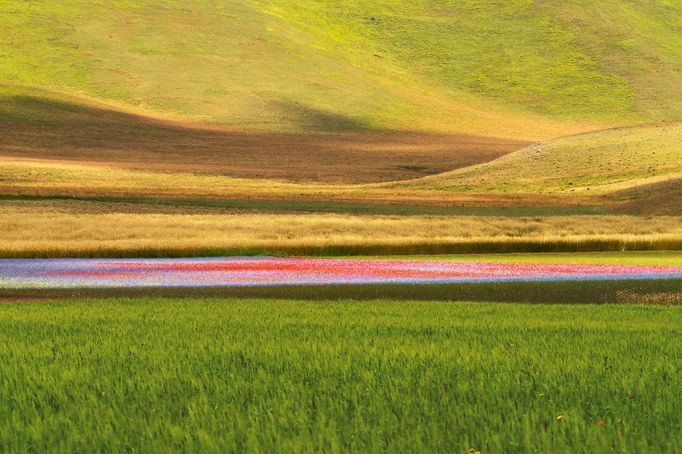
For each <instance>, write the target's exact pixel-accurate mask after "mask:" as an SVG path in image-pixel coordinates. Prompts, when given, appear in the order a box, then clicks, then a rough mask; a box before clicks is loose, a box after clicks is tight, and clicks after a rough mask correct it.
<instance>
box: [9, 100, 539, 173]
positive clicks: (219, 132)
mask: <svg viewBox="0 0 682 454" xmlns="http://www.w3.org/2000/svg"><path fill="white" fill-rule="evenodd" d="M21 102H23V103H25V104H26V105H28V106H30V108H31V110H35V111H38V112H41V113H43V112H47V113H49V116H48V118H47V119H38V120H36V119H30V120H26V121H17V120H16V119H14V120H13V121H9V120H2V119H0V155H3V156H7V157H21V158H38V159H56V160H68V161H85V162H90V163H99V164H107V165H114V166H120V167H125V168H135V169H140V168H142V169H146V170H161V171H172V172H177V171H183V172H198V173H210V174H219V175H227V176H233V177H243V178H272V179H281V180H288V181H295V182H306V181H310V182H324V183H372V182H382V181H393V180H403V179H410V178H416V177H420V176H425V175H430V174H435V173H440V172H445V171H448V170H453V169H457V168H461V167H466V166H470V165H473V164H478V163H482V162H486V161H490V160H493V159H496V158H498V157H500V156H502V155H505V154H507V153H510V152H512V151H515V150H518V149H520V148H523V147H524V146H526V145H527V144H528V143H527V142H520V141H514V140H510V139H496V138H487V137H477V136H468V135H446V134H428V133H417V132H387V131H367V132H352V133H315V134H280V133H266V132H251V131H234V130H225V129H219V128H197V127H193V126H192V125H184V124H177V123H170V122H164V121H159V120H154V119H149V118H146V117H142V116H137V115H132V114H126V113H121V112H116V111H110V110H106V109H99V108H92V107H82V106H76V107H75V106H72V105H69V104H61V103H58V102H53V101H45V100H41V99H36V98H27V99H25V100H23V101H21Z"/></svg>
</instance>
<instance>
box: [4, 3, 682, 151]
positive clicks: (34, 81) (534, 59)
mask: <svg viewBox="0 0 682 454" xmlns="http://www.w3.org/2000/svg"><path fill="white" fill-rule="evenodd" d="M680 17H682V5H680V4H679V3H678V2H670V1H669V2H656V3H652V2H647V1H644V0H640V1H632V2H622V1H617V0H606V1H601V2H587V1H581V2H571V3H570V4H569V3H566V2H560V1H549V0H543V1H536V2H532V1H527V0H515V1H511V2H508V1H505V2H501V1H457V2H453V1H445V0H443V1H425V0H422V1H407V0H390V1H389V0H377V1H366V0H353V1H340V0H326V1H315V2H293V1H288V0H277V1H274V0H273V1H266V0H235V1H231V2H213V1H209V0H191V1H186V2H182V3H178V2H174V1H169V0H146V1H142V2H131V1H127V0H116V1H111V2H91V1H88V2H85V1H83V0H74V1H69V2H64V1H58V2H48V1H38V2H25V1H20V0H6V1H3V2H2V3H1V4H0V63H1V64H0V81H3V82H4V83H5V84H11V85H14V86H40V87H43V88H48V89H51V90H55V91H58V92H64V93H68V94H71V95H79V96H81V97H90V98H95V99H98V100H105V101H107V102H109V103H114V104H115V105H117V106H118V107H120V108H121V109H123V110H131V109H134V110H136V111H138V112H147V113H153V114H158V113H164V114H167V115H172V116H175V117H177V118H181V119H183V120H193V121H201V122H209V123H216V124H221V125H227V126H229V127H232V128H240V129H244V128H246V129H258V130H267V131H276V132H319V131H325V132H330V131H332V132H339V131H346V132H347V131H375V130H386V129H389V130H396V129H397V130H406V129H407V130H420V131H431V132H433V131H437V132H450V133H464V134H472V135H482V136H494V137H505V138H515V139H520V140H541V139H547V138H551V137H557V136H561V135H567V134H571V133H576V132H581V131H586V130H594V129H600V128H604V127H608V126H615V125H623V124H634V123H637V122H651V121H659V120H673V119H680V118H682V94H680V91H679V90H675V87H679V86H682V55H681V52H682V50H681V49H682V34H681V33H679V30H680V28H679V27H680V23H679V18H680Z"/></svg>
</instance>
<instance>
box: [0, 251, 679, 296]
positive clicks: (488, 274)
mask: <svg viewBox="0 0 682 454" xmlns="http://www.w3.org/2000/svg"><path fill="white" fill-rule="evenodd" d="M678 278H679V279H682V267H680V266H645V265H604V264H593V265H590V264H532V263H489V262H441V261H414V260H361V259H312V258H277V257H253V258H248V257H219V258H188V259H2V260H0V288H78V287H83V288H92V287H202V286H206V287H208V286H262V285H315V284H320V285H323V284H381V283H414V284H430V283H476V282H515V281H519V282H522V281H529V282H543V281H549V282H552V281H586V280H623V279H678Z"/></svg>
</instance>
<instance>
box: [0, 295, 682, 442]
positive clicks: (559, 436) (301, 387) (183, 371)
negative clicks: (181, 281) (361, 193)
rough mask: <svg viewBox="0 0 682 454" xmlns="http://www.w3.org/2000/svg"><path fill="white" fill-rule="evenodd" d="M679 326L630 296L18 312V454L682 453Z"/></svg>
mask: <svg viewBox="0 0 682 454" xmlns="http://www.w3.org/2000/svg"><path fill="white" fill-rule="evenodd" d="M681 327H682V310H681V308H680V307H653V306H630V305H628V306H612V305H606V306H592V305H585V306H562V305H555V306H532V305H513V304H512V305H508V304H507V305H503V304H491V303H442V302H441V303H438V302H421V303H417V302H390V301H374V302H349V301H345V302H344V301H341V302H331V301H324V302H304V301H285V300H281V301H263V300H247V301H234V300H217V299H214V300H211V299H208V300H197V299H192V300H154V299H152V300H143V299H123V300H71V301H52V302H40V303H31V302H5V303H2V304H0V347H1V348H0V361H2V364H3V367H2V368H0V400H1V401H2V402H4V403H5V404H4V405H3V406H2V407H0V450H3V451H12V452H17V451H27V450H30V451H45V450H54V451H70V452H73V451H93V450H94V451H99V450H106V451H144V452H164V451H168V450H183V451H201V452H225V451H235V450H236V451H244V450H249V451H267V452H286V451H289V452H291V451H297V452H313V451H315V452H319V451H320V450H323V451H327V452H341V451H348V450H355V451H370V452H371V451H392V452H396V451H398V452H400V451H402V452H406V451H409V452H433V451H441V452H443V451H446V452H467V450H469V449H471V448H473V449H476V450H480V451H481V452H500V451H505V452H567V453H568V452H575V451H576V447H581V448H579V449H580V450H584V451H589V452H633V453H634V452H650V453H655V452H661V453H663V452H677V451H680V449H682V438H681V437H680V434H681V433H682V432H681V431H680V430H679V429H680V425H681V424H682V419H681V416H680V412H679V404H680V391H681V390H682V381H681V377H682V374H680V369H681V368H682V362H680V358H682V350H681V348H682V342H680V341H681V340H682V338H681V336H682V330H681ZM602 421H603V423H602Z"/></svg>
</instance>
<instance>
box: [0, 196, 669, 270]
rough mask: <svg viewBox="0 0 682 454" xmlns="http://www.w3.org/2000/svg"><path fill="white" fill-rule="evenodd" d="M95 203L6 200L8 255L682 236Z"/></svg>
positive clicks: (541, 223) (572, 221) (501, 221)
mask: <svg viewBox="0 0 682 454" xmlns="http://www.w3.org/2000/svg"><path fill="white" fill-rule="evenodd" d="M97 205H98V204H94V203H84V202H67V201H62V202H2V203H0V231H1V232H2V233H3V234H2V236H1V237H0V255H3V256H6V257H7V256H50V255H60V256H69V255H73V256H81V255H95V256H96V255H118V254H121V255H122V254H124V253H125V254H130V255H157V254H164V253H172V254H180V253H185V254H189V255H192V254H197V253H202V252H203V253H218V252H220V251H228V252H229V251H242V252H249V251H251V252H259V251H266V252H267V251H272V252H278V251H282V252H286V251H291V252H292V253H296V252H297V251H301V252H307V253H309V252H311V251H313V252H314V251H315V250H319V251H320V253H323V252H325V251H327V252H333V251H336V252H340V253H343V251H344V248H349V251H350V250H351V249H352V250H353V252H357V251H358V250H360V251H362V248H363V247H365V248H376V253H381V251H383V250H385V252H386V253H389V252H396V251H397V252H400V251H401V250H404V251H405V252H419V251H421V249H419V248H420V247H426V246H428V247H430V248H433V252H439V249H438V248H439V245H440V247H442V248H444V250H449V249H447V247H454V246H452V245H458V244H459V245H463V246H466V245H470V246H471V247H472V248H475V245H477V244H489V245H490V244H492V245H496V246H495V247H499V248H502V249H504V247H503V246H504V245H505V244H508V245H509V247H511V248H512V249H514V248H517V249H521V250H523V248H524V247H526V248H528V247H532V246H528V245H533V244H535V245H539V246H538V247H540V248H541V249H542V248H543V247H544V248H545V249H551V245H552V244H564V245H570V244H573V245H575V246H574V247H575V248H580V245H581V244H584V245H586V247H587V246H589V245H590V244H593V245H598V244H607V243H608V244H612V243H613V244H616V243H617V242H623V241H625V242H627V243H628V244H636V243H638V242H639V243H641V244H645V243H646V244H649V243H651V242H653V243H651V244H654V243H656V242H659V243H660V242H680V241H682V218H681V217H656V218H643V217H635V216H559V217H544V218H541V217H534V218H527V217H517V218H505V217H477V216H454V217H444V216H409V217H400V216H358V215H338V214H295V215H288V214H281V215H278V214H253V213H230V212H220V211H219V210H216V211H214V212H211V211H210V210H209V209H205V208H204V209H202V211H200V212H193V213H190V214H187V213H182V212H180V211H179V209H178V211H177V212H173V209H169V208H167V207H161V208H160V209H159V211H155V210H153V209H152V207H145V210H146V212H132V211H127V209H126V207H125V206H121V207H119V209H118V210H117V211H113V210H112V209H111V207H106V206H105V207H103V208H102V209H99V210H98V209H97V208H96V207H97ZM93 213H94V214H93ZM26 232H30V235H27V234H26ZM647 242H649V243H647ZM639 243H638V244H639ZM524 244H525V245H526V246H523V245H524ZM661 244H662V243H661ZM447 245H450V246H447ZM514 245H516V246H514ZM382 247H384V249H381V248H382ZM491 247H492V246H491ZM562 247H563V246H562ZM566 247H568V246H566ZM594 247H597V246H594ZM603 247H604V246H602V248H603ZM329 248H336V249H329ZM353 248H355V249H353ZM357 248H360V249H357ZM401 248H402V249H401ZM642 248H645V249H646V248H650V247H644V246H642ZM429 250H431V249H429ZM588 250H589V247H588Z"/></svg>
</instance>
